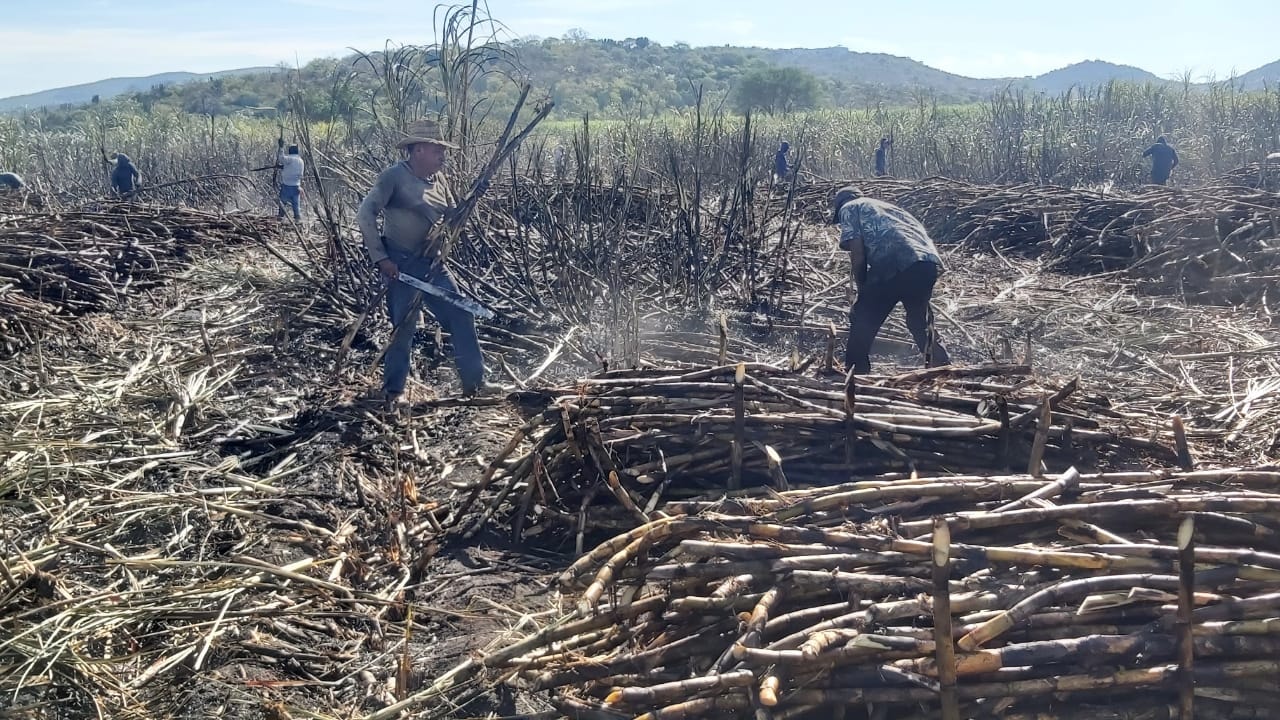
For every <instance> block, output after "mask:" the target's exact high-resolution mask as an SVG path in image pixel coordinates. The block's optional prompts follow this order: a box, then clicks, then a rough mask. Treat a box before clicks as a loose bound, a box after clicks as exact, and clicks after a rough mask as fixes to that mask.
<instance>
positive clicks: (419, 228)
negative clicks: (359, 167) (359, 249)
mask: <svg viewBox="0 0 1280 720" xmlns="http://www.w3.org/2000/svg"><path fill="white" fill-rule="evenodd" d="M456 205H457V203H456V201H455V199H454V195H453V192H452V191H451V190H450V189H449V184H448V183H447V182H446V181H445V178H444V173H436V175H435V177H433V178H432V179H431V180H423V179H422V178H420V177H418V176H417V175H414V174H413V171H412V170H410V169H409V164H408V162H405V161H401V162H398V163H396V164H395V165H392V166H391V167H389V168H387V169H386V170H383V171H382V173H381V174H379V175H378V179H377V181H375V182H374V184H373V189H371V190H370V191H369V194H368V195H366V196H365V197H364V201H363V202H361V203H360V211H359V213H358V214H357V216H356V219H357V221H358V222H359V224H360V235H361V237H362V238H363V239H364V246H365V248H366V249H368V251H369V259H370V260H372V261H373V262H375V263H377V262H380V261H381V260H383V259H385V258H386V257H387V253H388V252H399V253H404V254H407V255H419V254H421V255H424V256H428V257H429V256H430V255H431V254H432V249H431V248H427V250H428V251H427V252H425V253H424V252H422V250H423V248H424V246H425V245H426V243H427V240H428V236H429V235H430V232H431V228H432V227H433V226H434V225H435V224H436V223H438V222H440V220H441V219H442V218H443V217H444V214H445V211H446V210H448V209H450V208H453V207H455V206H456ZM379 214H381V215H382V232H381V233H379V232H378V215H379Z"/></svg>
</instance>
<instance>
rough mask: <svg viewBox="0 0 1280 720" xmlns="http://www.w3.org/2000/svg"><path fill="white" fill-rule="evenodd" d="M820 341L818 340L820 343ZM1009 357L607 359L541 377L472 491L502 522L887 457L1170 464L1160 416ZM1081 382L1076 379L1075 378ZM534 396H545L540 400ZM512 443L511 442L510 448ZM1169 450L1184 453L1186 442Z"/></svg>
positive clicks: (961, 469)
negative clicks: (661, 363)
mask: <svg viewBox="0 0 1280 720" xmlns="http://www.w3.org/2000/svg"><path fill="white" fill-rule="evenodd" d="M829 357H830V352H829V353H828V358H829ZM1029 375H1030V370H1029V368H1027V367H1025V366H1016V365H1003V366H1000V365H995V366H981V367H951V368H938V369H933V370H922V371H917V372H913V373H907V374H904V375H899V376H896V377H888V378H886V377H875V376H872V377H865V378H863V377H859V378H855V380H854V381H853V382H852V383H848V382H842V381H841V380H840V379H839V378H838V376H837V377H836V379H831V378H827V379H820V378H814V377H812V376H806V375H804V374H801V373H799V372H793V371H791V370H787V369H783V368H778V367H775V366H772V365H768V364H764V363H743V364H739V365H737V366H733V365H723V366H718V367H710V368H705V369H700V370H685V371H679V370H665V371H664V370H640V371H631V370H626V371H612V372H607V373H604V374H602V375H600V376H597V377H593V378H590V379H586V380H582V381H580V382H579V384H578V385H577V386H576V387H570V388H564V389H559V390H552V391H550V392H549V393H546V394H544V395H539V396H537V397H535V400H536V399H537V398H545V397H548V396H549V397H550V398H551V400H550V402H549V403H548V404H546V405H545V406H544V407H542V408H541V409H540V411H538V412H536V413H532V416H531V417H530V419H529V420H528V421H527V422H526V423H525V424H524V425H523V426H522V427H521V428H519V429H518V430H517V431H516V433H515V435H514V436H513V437H512V438H511V440H510V442H509V443H508V445H507V446H506V448H505V450H504V452H502V453H500V454H499V455H498V456H496V457H495V458H494V459H493V461H492V462H491V463H490V465H489V466H488V469H487V471H486V472H485V474H484V475H483V476H482V478H481V479H480V480H479V481H477V482H476V483H475V484H474V485H473V486H471V487H470V490H471V500H470V501H468V502H467V503H465V504H464V506H463V510H462V511H461V512H462V513H465V512H467V510H468V509H469V508H470V507H471V502H472V501H474V500H476V499H477V498H478V497H479V495H480V494H481V492H482V491H483V490H485V489H496V492H491V493H488V494H487V495H486V497H487V498H488V507H487V510H485V511H484V512H482V513H477V515H478V518H477V519H476V520H475V523H474V525H473V526H472V528H473V529H478V528H479V527H481V525H482V524H483V523H484V522H485V521H487V520H488V519H490V518H492V517H495V516H497V517H499V518H502V519H503V520H504V522H505V523H506V524H507V525H508V526H510V527H512V528H513V529H514V532H515V533H516V535H520V534H522V533H523V534H525V535H529V534H534V533H541V532H544V531H546V530H548V529H551V528H556V527H559V528H567V529H568V530H570V531H572V532H576V534H577V537H578V544H579V547H581V545H582V543H583V536H584V534H586V533H590V532H599V531H601V530H610V529H618V528H629V527H633V526H635V525H636V524H637V523H638V522H645V521H646V520H647V517H648V513H650V512H652V511H653V510H654V509H655V508H658V507H660V505H661V503H665V502H670V501H673V500H680V499H684V498H688V497H690V496H700V495H704V494H718V493H721V492H722V491H723V490H724V489H726V488H727V489H729V490H735V489H739V488H745V487H752V486H768V487H772V488H774V489H776V490H784V489H786V488H787V487H789V486H790V485H792V484H796V485H799V484H812V483H817V484H833V483H838V482H843V481H845V480H847V479H849V478H851V477H856V476H866V475H868V474H879V473H890V472H898V473H904V474H910V473H923V472H952V473H973V472H989V471H996V472H1000V471H1005V470H1008V469H1010V468H1013V469H1017V470H1021V469H1026V468H1039V467H1041V466H1045V465H1047V466H1048V467H1049V468H1051V469H1052V468H1065V467H1066V466H1067V465H1069V464H1078V465H1081V466H1082V467H1090V466H1094V467H1108V468H1122V467H1130V466H1132V465H1139V466H1141V465H1143V464H1144V463H1147V462H1151V461H1155V462H1159V463H1173V462H1175V461H1176V459H1177V455H1176V454H1175V451H1174V450H1173V449H1172V448H1173V446H1174V444H1175V443H1174V441H1173V440H1172V439H1170V440H1168V441H1165V440H1164V439H1161V438H1159V437H1157V436H1158V435H1160V434H1162V433H1163V434H1164V435H1166V436H1168V437H1172V436H1171V435H1169V430H1168V428H1162V427H1160V426H1159V423H1155V422H1153V420H1152V418H1149V417H1123V416H1122V415H1121V414H1120V413H1117V412H1115V411H1113V410H1110V409H1109V408H1107V407H1105V400H1100V399H1096V398H1093V399H1087V398H1078V397H1074V395H1075V394H1077V393H1076V391H1077V389H1078V382H1076V381H1072V382H1069V383H1065V384H1062V385H1060V386H1051V385H1048V384H1046V383H1044V382H1042V381H1039V380H1036V379H1034V378H1031V377H1030V376H1029ZM1079 394H1080V395H1083V394H1084V393H1079ZM542 402H546V400H545V399H544V400H542ZM517 450H522V454H517V452H516V451H517ZM1183 456H1184V457H1185V459H1184V461H1183V464H1188V463H1189V462H1190V460H1189V455H1187V453H1186V452H1184V453H1183Z"/></svg>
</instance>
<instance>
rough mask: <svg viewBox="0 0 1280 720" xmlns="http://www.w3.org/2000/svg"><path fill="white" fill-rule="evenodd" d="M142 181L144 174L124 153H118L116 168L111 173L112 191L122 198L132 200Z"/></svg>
mask: <svg viewBox="0 0 1280 720" xmlns="http://www.w3.org/2000/svg"><path fill="white" fill-rule="evenodd" d="M141 181H142V173H140V172H138V168H136V167H134V165H133V161H132V160H130V159H129V156H128V155H125V154H124V153H116V166H115V168H114V169H113V170H112V171H111V189H112V190H114V191H116V194H118V195H119V196H120V197H122V198H126V199H127V198H130V197H132V196H133V193H134V192H136V191H137V189H138V183H139V182H141Z"/></svg>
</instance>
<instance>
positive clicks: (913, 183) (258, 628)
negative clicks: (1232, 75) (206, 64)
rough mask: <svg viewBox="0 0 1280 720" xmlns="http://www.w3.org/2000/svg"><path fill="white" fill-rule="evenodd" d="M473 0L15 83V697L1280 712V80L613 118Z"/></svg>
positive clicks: (2, 202)
mask: <svg viewBox="0 0 1280 720" xmlns="http://www.w3.org/2000/svg"><path fill="white" fill-rule="evenodd" d="M435 18H436V20H435V22H436V24H435V26H434V38H433V39H430V38H429V39H428V40H427V44H424V45H421V46H418V45H405V46H394V45H392V44H390V43H388V45H387V47H386V48H384V49H381V50H378V51H376V52H369V53H357V55H356V56H354V57H355V59H354V60H352V61H350V62H347V61H341V62H338V64H337V66H336V68H333V69H332V73H331V74H330V75H328V76H326V77H327V78H328V81H327V82H328V84H319V85H315V86H312V85H307V84H306V83H304V82H303V76H302V74H301V72H300V71H299V70H296V69H294V70H290V69H289V68H284V69H277V70H276V72H277V75H276V76H273V77H278V78H279V79H277V80H272V81H271V82H273V83H277V85H275V86H274V87H276V90H277V92H278V93H279V94H280V101H279V102H278V103H276V101H275V100H274V99H272V100H271V101H270V104H272V106H271V107H266V108H265V110H264V109H262V108H251V109H252V112H249V111H245V112H240V113H229V112H226V111H216V112H215V111H213V110H212V109H210V107H211V106H207V105H198V104H197V105H193V106H192V107H190V108H188V109H187V110H186V111H183V112H178V113H168V111H161V110H156V109H154V108H153V109H150V110H148V109H145V108H143V107H142V106H141V105H138V104H137V103H138V102H141V100H138V99H134V100H106V99H103V100H102V101H101V102H99V99H98V97H97V96H96V95H95V96H94V100H93V103H92V104H88V105H86V106H85V107H84V109H82V110H80V111H77V112H81V113H82V115H80V116H78V117H80V119H79V120H77V121H76V122H74V123H71V124H69V125H67V126H65V127H62V126H54V125H53V120H52V119H51V116H49V115H47V114H46V115H45V116H44V119H43V120H42V119H41V116H40V114H39V113H31V114H27V115H0V171H8V170H10V169H12V170H13V172H12V173H6V174H8V175H11V176H12V178H13V180H12V181H8V185H5V184H4V183H0V718H21V719H23V720H45V719H62V718H74V719H79V718H122V719H136V720H144V719H151V718H237V719H241V718H243V719H253V720H259V719H262V720H284V719H287V718H297V719H299V720H301V719H302V718H312V719H316V720H339V719H341V720H354V719H360V720H393V719H400V718H406V719H407V718H424V719H425V718H430V719H439V720H445V719H453V720H457V719H462V718H476V719H479V718H488V719H494V720H497V719H512V720H514V719H515V718H531V719H537V720H551V719H553V718H571V719H573V720H695V719H713V718H714V719H728V718H740V719H742V720H788V719H793V720H827V719H840V720H925V719H927V718H942V719H943V720H960V719H961V718H965V719H970V718H972V719H978V718H1000V719H1002V720H1084V719H1086V718H1089V719H1094V718H1106V719H1108V720H1164V719H1167V720H1174V719H1179V718H1180V719H1186V718H1192V717H1194V718H1198V719H1208V720H1233V719H1237V718H1274V717H1280V683H1277V680H1278V679H1280V315H1278V314H1280V283H1278V282H1277V281H1278V280H1280V154H1276V153H1275V151H1276V150H1280V90H1277V88H1276V86H1274V85H1272V86H1269V87H1267V88H1264V89H1262V90H1256V91H1255V90H1244V89H1239V88H1236V87H1234V86H1233V85H1230V84H1225V85H1224V84H1213V85H1209V86H1207V89H1198V90H1194V91H1192V90H1189V89H1187V88H1186V87H1183V86H1178V85H1172V84H1171V85H1168V86H1153V85H1151V84H1148V85H1145V86H1143V85H1137V84H1124V83H1119V82H1111V83H1109V84H1106V85H1105V86H1102V87H1098V88H1094V89H1087V88H1073V89H1072V90H1069V91H1067V92H1066V93H1064V94H1062V95H1060V96H1047V95H1045V94H1044V93H1041V94H1040V95H1033V94H1031V93H1029V92H1028V93H1026V94H1024V93H1023V91H1022V90H1019V89H1012V88H1004V89H999V90H996V91H994V92H993V93H992V94H990V95H989V96H988V97H987V98H986V99H984V100H981V101H977V102H974V103H972V104H969V105H965V106H963V107H960V106H953V105H951V104H948V103H945V102H943V103H940V102H938V100H937V98H934V99H933V100H929V99H927V98H925V97H924V96H920V97H917V98H916V100H915V101H907V102H905V103H903V104H900V105H894V104H892V103H887V104H886V103H878V104H872V103H867V104H866V105H864V106H859V107H851V108H843V109H812V110H804V111H800V110H796V111H792V110H791V109H790V108H782V107H779V108H773V107H772V106H770V107H768V108H765V109H762V108H760V107H754V106H750V105H748V106H744V107H743V108H741V109H739V108H737V107H736V106H732V104H731V103H728V102H727V101H726V100H725V98H724V97H718V96H716V95H715V93H714V92H711V91H704V89H702V88H696V87H695V88H692V89H687V88H686V89H687V90H688V92H690V93H691V96H690V99H689V100H688V102H689V103H690V104H689V105H688V106H687V107H683V108H680V109H676V110H670V111H666V112H665V113H664V114H661V115H660V116H659V115H653V116H644V115H641V114H639V113H635V114H632V115H628V116H624V117H617V118H609V119H600V118H597V117H595V116H593V115H592V114H589V113H582V114H569V111H566V110H565V109H564V108H562V107H560V108H558V105H557V103H558V102H561V101H560V100H558V99H557V96H556V94H555V93H554V92H552V91H551V90H550V89H549V88H550V87H551V83H550V82H547V81H542V80H540V79H539V78H538V77H537V76H533V77H532V79H531V76H530V74H529V73H528V72H527V71H526V70H527V68H525V66H523V65H522V60H521V57H522V55H521V53H520V51H519V50H520V47H521V45H519V43H516V44H512V43H511V42H509V41H507V40H504V39H503V38H504V37H505V36H504V35H503V31H502V29H501V26H500V23H498V21H497V20H495V19H494V18H492V17H490V16H489V14H488V10H487V9H486V7H485V6H484V4H482V3H465V4H463V5H458V6H441V8H439V9H438V11H437V14H436V15H435ZM557 42H559V43H561V44H569V45H571V44H572V42H577V43H586V42H587V40H585V39H582V38H578V39H576V40H573V41H572V42H571V40H564V41H557ZM608 42H613V41H608ZM627 42H628V43H630V45H627V46H626V48H625V51H626V52H639V51H640V50H642V49H644V46H645V45H647V44H648V43H649V41H648V40H647V39H645V40H644V43H636V42H633V41H632V39H630V38H629V39H628V41H627ZM545 44H546V43H544V45H545ZM614 45H615V46H618V45H619V44H618V43H614ZM610 47H611V48H612V49H613V50H614V51H617V52H623V50H618V49H617V48H616V47H613V46H610ZM583 64H585V62H584V63H583ZM268 69H270V68H268ZM571 71H573V68H569V69H568V70H565V71H564V72H565V73H566V74H568V73H570V72H571ZM201 82H203V83H204V85H205V86H207V87H212V85H211V83H214V82H222V81H221V80H213V81H210V80H204V81H201ZM686 84H690V83H686ZM207 87H206V90H205V91H202V92H206V91H207ZM165 92H168V91H165ZM152 94H153V95H156V96H157V97H158V94H163V93H162V92H161V91H160V90H155V89H153V91H152ZM138 97H142V96H138ZM206 99H207V98H206ZM321 100H323V102H324V105H323V107H324V108H325V109H324V110H323V111H318V110H316V107H317V103H319V102H321ZM130 103H133V104H130ZM260 104H262V105H267V104H268V103H267V101H266V100H264V101H263V102H262V103H260ZM1157 136H1158V138H1159V139H1158V140H1157ZM1153 143H1154V144H1153ZM1174 146H1176V152H1175V151H1174V150H1173V147H1174ZM1162 164H1163V165H1162ZM1162 168H1163V169H1162ZM898 305H901V306H902V311H899V310H898V309H897V306H898Z"/></svg>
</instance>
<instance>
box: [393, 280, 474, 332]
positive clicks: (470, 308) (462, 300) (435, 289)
mask: <svg viewBox="0 0 1280 720" xmlns="http://www.w3.org/2000/svg"><path fill="white" fill-rule="evenodd" d="M399 278H400V282H402V283H404V284H405V285H408V286H409V287H411V288H417V289H419V290H421V291H422V292H424V293H426V294H428V295H431V296H432V297H438V298H440V299H441V300H443V301H445V302H447V303H449V304H450V305H452V306H454V307H456V308H458V309H460V310H465V311H466V312H469V313H471V314H472V315H474V316H476V317H478V318H484V319H485V320H491V319H493V311H492V310H490V309H489V308H487V307H485V306H483V305H481V304H480V303H478V302H476V301H475V300H472V299H471V298H469V297H466V296H465V295H462V294H460V293H457V292H454V291H453V290H449V289H447V288H442V287H440V286H439V285H432V284H431V283H429V282H426V281H424V280H419V279H418V278H416V277H414V276H412V275H406V274H405V273H403V272H402V273H400V274H399Z"/></svg>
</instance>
